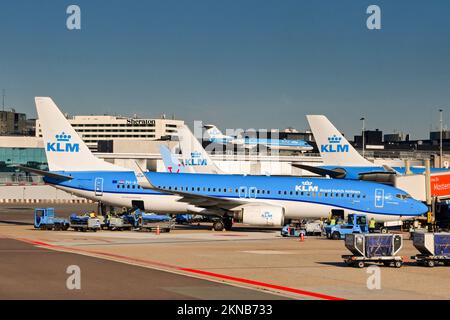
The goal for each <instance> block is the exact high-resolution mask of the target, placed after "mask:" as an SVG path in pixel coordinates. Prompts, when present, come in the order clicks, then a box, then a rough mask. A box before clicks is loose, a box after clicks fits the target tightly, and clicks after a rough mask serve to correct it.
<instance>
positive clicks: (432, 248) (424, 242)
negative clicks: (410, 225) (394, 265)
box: [411, 232, 450, 267]
mask: <svg viewBox="0 0 450 320" xmlns="http://www.w3.org/2000/svg"><path fill="white" fill-rule="evenodd" d="M413 244H414V247H415V248H416V249H417V250H419V251H420V254H417V255H415V256H412V257H411V259H414V260H416V262H417V264H419V265H423V266H427V267H434V266H435V265H438V264H441V263H443V264H444V265H449V264H450V233H426V232H415V233H414V238H413Z"/></svg>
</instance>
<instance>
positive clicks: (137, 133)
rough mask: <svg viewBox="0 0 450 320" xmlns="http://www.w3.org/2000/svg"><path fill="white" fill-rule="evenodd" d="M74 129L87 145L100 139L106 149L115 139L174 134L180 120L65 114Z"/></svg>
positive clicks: (92, 146) (94, 148)
mask: <svg viewBox="0 0 450 320" xmlns="http://www.w3.org/2000/svg"><path fill="white" fill-rule="evenodd" d="M68 120H69V122H70V124H71V125H72V126H73V128H74V129H75V131H77V133H78V134H79V135H80V136H81V137H82V139H83V141H84V142H85V143H86V144H87V146H88V147H89V149H91V150H92V151H94V152H96V151H98V146H99V143H100V144H101V145H102V146H103V148H105V149H104V151H108V143H107V142H108V141H115V140H128V139H133V140H147V141H148V140H164V139H166V138H167V137H168V136H170V135H173V134H176V132H177V127H179V126H181V125H183V124H184V121H182V120H174V119H166V118H165V117H163V118H161V119H144V118H137V117H133V118H129V117H122V116H111V115H90V116H73V117H71V118H68ZM36 137H38V138H42V130H41V127H40V123H39V119H38V120H36Z"/></svg>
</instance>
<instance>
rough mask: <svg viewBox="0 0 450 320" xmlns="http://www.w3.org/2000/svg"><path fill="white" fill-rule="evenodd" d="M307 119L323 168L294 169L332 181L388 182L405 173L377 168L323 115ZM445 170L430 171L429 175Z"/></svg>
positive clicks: (415, 170) (421, 169)
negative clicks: (327, 177)
mask: <svg viewBox="0 0 450 320" xmlns="http://www.w3.org/2000/svg"><path fill="white" fill-rule="evenodd" d="M306 118H307V120H308V123H309V126H310V128H311V131H312V133H313V135H314V139H315V140H316V143H317V147H318V148H319V152H320V155H321V157H322V160H323V165H321V166H316V167H315V166H308V165H303V164H297V163H293V164H292V165H293V166H295V167H298V168H301V169H305V170H308V171H310V172H312V173H315V174H318V175H321V176H329V177H331V178H340V179H352V180H368V181H376V182H383V183H390V182H391V181H392V179H391V178H392V176H393V175H403V174H405V172H406V168H405V167H390V166H388V165H377V164H374V163H372V162H370V161H369V160H367V159H365V158H364V157H363V156H361V155H360V154H359V152H358V151H356V149H355V148H353V146H352V145H351V144H350V143H349V142H348V141H347V139H346V138H345V137H344V136H343V135H342V134H341V133H340V132H339V130H337V129H336V127H335V126H334V125H333V124H332V123H331V122H330V121H329V120H328V118H327V117H326V116H324V115H307V116H306ZM446 170H447V169H440V168H432V169H431V172H442V171H446ZM410 171H411V173H413V174H422V173H424V172H425V167H411V168H410Z"/></svg>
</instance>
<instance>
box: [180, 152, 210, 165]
mask: <svg viewBox="0 0 450 320" xmlns="http://www.w3.org/2000/svg"><path fill="white" fill-rule="evenodd" d="M181 164H182V165H183V166H207V165H208V161H207V160H206V159H203V158H202V154H201V153H200V152H191V158H190V159H183V160H181Z"/></svg>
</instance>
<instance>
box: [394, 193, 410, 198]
mask: <svg viewBox="0 0 450 320" xmlns="http://www.w3.org/2000/svg"><path fill="white" fill-rule="evenodd" d="M395 196H396V197H397V198H399V199H402V200H406V199H411V198H412V197H411V196H410V195H409V194H400V193H399V194H396V195H395Z"/></svg>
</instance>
